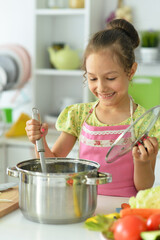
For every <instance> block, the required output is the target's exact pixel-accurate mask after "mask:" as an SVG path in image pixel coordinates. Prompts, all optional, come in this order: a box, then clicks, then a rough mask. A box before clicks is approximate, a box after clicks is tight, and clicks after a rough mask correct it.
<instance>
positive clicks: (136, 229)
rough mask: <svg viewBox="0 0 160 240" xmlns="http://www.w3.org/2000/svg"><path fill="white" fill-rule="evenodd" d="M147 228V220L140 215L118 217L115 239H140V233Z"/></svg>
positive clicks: (114, 231) (114, 230) (115, 226)
mask: <svg viewBox="0 0 160 240" xmlns="http://www.w3.org/2000/svg"><path fill="white" fill-rule="evenodd" d="M146 230H147V226H146V223H145V220H144V219H143V218H142V217H140V216H135V215H129V216H126V217H124V218H121V219H118V220H117V221H116V223H115V225H114V229H113V233H114V239H115V240H140V239H141V237H140V233H141V232H143V231H146Z"/></svg>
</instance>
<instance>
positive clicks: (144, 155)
mask: <svg viewBox="0 0 160 240" xmlns="http://www.w3.org/2000/svg"><path fill="white" fill-rule="evenodd" d="M143 143H144V145H143V144H140V143H139V144H138V146H134V147H133V150H132V155H133V158H134V161H137V162H141V163H147V162H148V163H149V162H150V163H153V164H154V162H155V160H156V156H157V153H158V141H157V139H156V138H155V137H147V138H144V139H143Z"/></svg>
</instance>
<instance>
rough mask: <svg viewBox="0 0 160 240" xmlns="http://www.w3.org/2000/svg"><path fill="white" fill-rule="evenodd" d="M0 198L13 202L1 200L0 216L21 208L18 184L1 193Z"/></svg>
mask: <svg viewBox="0 0 160 240" xmlns="http://www.w3.org/2000/svg"><path fill="white" fill-rule="evenodd" d="M0 199H9V200H11V202H0V218H1V217H3V216H5V215H7V214H8V213H10V212H12V211H14V210H16V209H17V208H19V191H18V186H17V187H13V188H10V189H7V190H5V191H2V192H1V193H0Z"/></svg>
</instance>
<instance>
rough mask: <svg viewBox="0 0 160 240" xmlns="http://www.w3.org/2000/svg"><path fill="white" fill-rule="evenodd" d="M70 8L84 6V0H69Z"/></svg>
mask: <svg viewBox="0 0 160 240" xmlns="http://www.w3.org/2000/svg"><path fill="white" fill-rule="evenodd" d="M69 7H70V8H84V0H69Z"/></svg>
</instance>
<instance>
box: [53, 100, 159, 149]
mask: <svg viewBox="0 0 160 240" xmlns="http://www.w3.org/2000/svg"><path fill="white" fill-rule="evenodd" d="M95 103H96V102H90V103H78V104H73V105H71V106H68V107H66V108H65V109H64V110H63V111H62V112H61V113H60V115H59V117H58V119H57V122H56V128H57V130H58V131H63V132H67V133H69V134H72V135H73V136H76V137H77V138H79V136H80V132H81V127H82V125H83V122H84V120H85V119H86V117H87V115H88V113H89V111H90V110H91V108H92V107H93V106H94V105H95ZM145 111H146V110H145V108H144V107H142V106H140V105H138V107H137V108H136V110H135V112H134V114H133V121H135V120H136V119H137V118H139V117H140V116H141V115H142V114H143V113H144V112H145ZM86 122H87V124H89V125H92V126H97V127H100V126H114V124H111V125H107V124H104V123H102V122H100V121H99V120H98V119H97V117H96V114H95V108H94V110H93V112H92V114H91V115H90V116H89V118H87V120H86ZM130 124H131V117H129V118H128V119H126V120H125V121H123V122H121V123H119V124H118V125H130ZM144 124H145V123H144V122H143V125H144ZM116 125H117V124H116ZM142 128H143V126H142V125H141V126H139V125H136V126H135V129H134V132H135V136H137V135H138V133H139V132H140V130H141V129H142ZM149 135H150V136H154V137H156V138H157V139H158V142H159V148H160V119H158V120H157V122H156V124H155V125H154V127H153V128H152V130H151V131H150V134H149Z"/></svg>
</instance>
